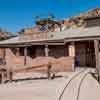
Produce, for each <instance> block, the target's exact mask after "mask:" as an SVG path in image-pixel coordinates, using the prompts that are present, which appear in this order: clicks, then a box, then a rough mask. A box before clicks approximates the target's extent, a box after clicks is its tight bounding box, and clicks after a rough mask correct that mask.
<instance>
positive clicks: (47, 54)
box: [45, 45, 51, 79]
mask: <svg viewBox="0 0 100 100" xmlns="http://www.w3.org/2000/svg"><path fill="white" fill-rule="evenodd" d="M45 56H46V57H48V56H49V49H48V45H45ZM47 67H48V69H47V77H48V79H51V77H50V76H51V75H50V69H51V64H48V65H47Z"/></svg>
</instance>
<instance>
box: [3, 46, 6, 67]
mask: <svg viewBox="0 0 100 100" xmlns="http://www.w3.org/2000/svg"><path fill="white" fill-rule="evenodd" d="M5 57H6V48H4V50H3V65H5V64H6V59H5Z"/></svg>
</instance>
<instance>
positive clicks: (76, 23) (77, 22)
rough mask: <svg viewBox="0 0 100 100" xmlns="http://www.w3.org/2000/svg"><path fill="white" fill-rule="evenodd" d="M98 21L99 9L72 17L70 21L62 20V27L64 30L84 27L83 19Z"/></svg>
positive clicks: (99, 16)
mask: <svg viewBox="0 0 100 100" xmlns="http://www.w3.org/2000/svg"><path fill="white" fill-rule="evenodd" d="M97 17H98V18H99V19H100V8H97V9H93V10H90V11H88V12H86V13H82V14H80V15H79V16H74V17H72V18H70V19H67V20H64V25H65V26H66V28H73V27H81V26H84V25H86V23H87V22H86V21H85V19H90V18H95V20H96V19H97Z"/></svg>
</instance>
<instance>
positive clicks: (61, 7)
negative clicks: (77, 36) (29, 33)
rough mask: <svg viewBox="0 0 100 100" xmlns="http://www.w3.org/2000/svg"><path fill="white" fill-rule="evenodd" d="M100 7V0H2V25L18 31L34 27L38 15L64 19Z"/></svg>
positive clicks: (0, 9) (11, 30) (0, 16)
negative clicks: (52, 15)
mask: <svg viewBox="0 0 100 100" xmlns="http://www.w3.org/2000/svg"><path fill="white" fill-rule="evenodd" d="M98 7H100V0H0V27H1V28H3V29H5V30H7V31H10V32H17V31H19V30H20V29H22V28H25V27H33V26H34V20H35V19H34V18H35V16H37V15H38V16H47V15H48V14H49V13H53V14H54V15H55V17H56V18H57V19H63V18H68V17H71V16H74V15H78V14H79V13H82V12H85V11H87V10H89V9H93V8H98Z"/></svg>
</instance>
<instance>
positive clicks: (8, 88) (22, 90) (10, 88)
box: [0, 73, 100, 100]
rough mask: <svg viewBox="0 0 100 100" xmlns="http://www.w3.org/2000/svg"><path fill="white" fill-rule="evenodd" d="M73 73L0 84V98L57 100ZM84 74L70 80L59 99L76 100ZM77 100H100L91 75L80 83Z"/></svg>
mask: <svg viewBox="0 0 100 100" xmlns="http://www.w3.org/2000/svg"><path fill="white" fill-rule="evenodd" d="M74 74H75V73H67V74H64V77H62V78H57V79H54V80H30V81H23V82H17V83H12V84H5V85H0V100H58V98H59V96H60V94H61V92H62V91H63V88H64V87H65V85H66V82H68V80H69V78H71V77H72V76H73V75H74ZM84 74H85V73H84ZM84 74H81V75H80V76H78V77H77V78H75V80H73V81H72V82H71V84H70V86H69V87H68V89H66V91H65V93H64V95H63V97H62V99H61V100H76V96H77V88H78V86H79V83H80V80H81V78H82V77H83V76H84ZM68 76H69V77H68ZM79 100H100V85H99V84H98V82H97V81H96V80H95V79H93V78H92V76H91V75H87V77H86V78H85V80H84V81H83V83H82V86H81V91H80V97H79Z"/></svg>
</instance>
